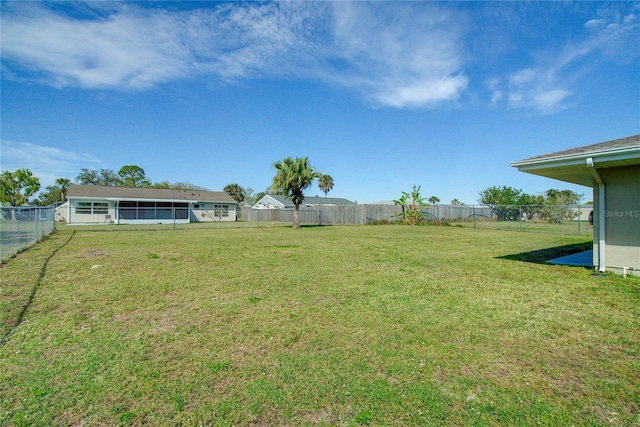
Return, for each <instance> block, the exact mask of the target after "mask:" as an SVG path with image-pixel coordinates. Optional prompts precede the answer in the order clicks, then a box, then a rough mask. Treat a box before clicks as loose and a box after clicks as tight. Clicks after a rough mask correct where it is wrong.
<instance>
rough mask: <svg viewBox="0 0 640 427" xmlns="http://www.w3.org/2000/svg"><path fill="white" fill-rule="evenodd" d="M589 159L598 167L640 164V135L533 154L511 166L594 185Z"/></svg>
mask: <svg viewBox="0 0 640 427" xmlns="http://www.w3.org/2000/svg"><path fill="white" fill-rule="evenodd" d="M589 158H590V159H592V160H593V164H594V166H595V167H596V169H605V168H613V167H624V166H633V165H640V135H633V136H629V137H626V138H620V139H614V140H612V141H606V142H600V143H598V144H591V145H585V146H582V147H576V148H571V149H568V150H562V151H556V152H554V153H549V154H543V155H540V156H535V157H529V158H528V159H524V160H520V161H517V162H513V163H511V166H513V167H515V168H518V170H519V171H521V172H527V173H531V174H534V175H540V176H545V177H548V178H553V179H557V180H560V181H566V182H570V183H573V184H579V185H584V186H586V187H591V186H592V185H593V176H592V175H591V172H590V171H589V169H588V168H587V159H589Z"/></svg>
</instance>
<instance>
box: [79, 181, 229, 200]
mask: <svg viewBox="0 0 640 427" xmlns="http://www.w3.org/2000/svg"><path fill="white" fill-rule="evenodd" d="M67 197H73V198H98V199H113V200H172V201H179V200H184V201H193V202H223V203H236V201H235V200H234V199H233V198H232V197H231V196H229V195H228V194H227V193H225V192H223V191H204V190H167V189H160V188H137V187H105V186H100V185H76V184H71V185H70V186H69V190H68V192H67Z"/></svg>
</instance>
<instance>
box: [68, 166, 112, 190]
mask: <svg viewBox="0 0 640 427" xmlns="http://www.w3.org/2000/svg"><path fill="white" fill-rule="evenodd" d="M76 182H77V183H78V184H81V185H104V186H108V187H109V186H116V185H120V177H119V176H118V174H116V173H115V172H114V171H113V170H111V169H100V170H99V171H98V170H92V169H87V168H82V169H80V173H79V174H78V176H77V177H76Z"/></svg>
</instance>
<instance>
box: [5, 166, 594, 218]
mask: <svg viewBox="0 0 640 427" xmlns="http://www.w3.org/2000/svg"><path fill="white" fill-rule="evenodd" d="M272 167H273V169H274V170H275V171H276V174H275V176H274V177H273V181H272V183H271V186H270V187H269V188H268V189H267V191H265V192H260V193H257V194H255V195H254V194H253V189H251V188H250V187H246V188H245V187H242V186H241V185H239V184H237V183H233V184H228V185H226V186H225V187H224V189H223V191H224V192H226V193H227V194H229V195H230V196H231V197H232V198H233V199H234V200H235V201H236V202H238V204H239V205H242V204H247V203H248V204H253V203H255V202H257V201H258V200H260V199H261V198H262V197H263V196H264V195H265V194H267V193H271V194H279V195H283V196H285V197H287V198H288V199H289V200H291V201H292V202H293V204H294V227H298V226H299V221H298V218H299V207H300V205H301V204H302V202H303V201H304V191H305V190H306V189H308V188H309V187H310V186H311V184H312V183H313V181H315V180H317V181H318V188H319V189H320V190H322V192H323V193H324V195H325V197H327V194H328V193H329V191H331V190H332V189H333V186H334V181H333V178H332V177H331V175H327V174H323V173H320V172H319V171H318V170H316V169H315V168H314V167H313V166H312V165H311V163H310V162H309V159H308V158H307V157H302V158H293V157H286V158H284V159H283V160H280V161H277V162H275V163H273V165H272ZM75 181H76V183H77V184H80V185H101V186H125V187H143V188H144V187H146V188H161V189H189V190H207V189H206V188H204V187H200V186H197V185H193V184H190V183H181V182H179V183H175V184H171V183H169V182H168V181H161V182H157V183H152V182H151V181H150V180H149V179H148V178H147V176H146V174H145V172H144V169H142V168H141V167H140V166H137V165H125V166H123V167H122V168H120V170H119V171H118V172H117V173H116V172H115V171H113V170H111V169H100V170H91V169H87V168H83V169H81V170H80V173H79V174H78V176H77V177H76V180H75ZM70 184H71V181H70V180H69V179H66V178H58V179H56V181H55V183H54V184H53V185H49V186H47V187H46V188H45V190H44V191H43V192H41V193H40V194H39V196H38V199H37V200H36V201H34V203H35V204H37V205H40V206H49V205H51V204H54V203H56V202H64V200H65V199H66V194H67V190H68V188H69V185H70ZM39 190H40V180H39V179H38V178H37V177H35V176H34V175H33V174H32V173H31V171H30V170H28V169H18V170H16V171H15V172H10V171H5V172H3V173H2V174H1V175H0V203H2V204H4V205H9V206H22V205H25V204H27V203H29V197H31V196H32V195H34V194H36V193H37V192H38V191H39ZM420 191H421V190H420V186H415V185H414V186H413V190H412V191H411V192H404V191H403V192H402V195H401V197H400V198H399V199H398V200H394V203H395V204H397V205H400V206H401V207H402V214H401V220H402V221H403V222H405V223H408V224H418V223H420V222H421V221H422V220H423V219H424V209H423V208H425V207H427V206H428V204H431V205H434V204H436V203H438V202H440V199H439V198H438V197H437V196H431V197H429V198H428V199H427V198H424V197H422V195H421V192H420ZM479 196H480V197H479V198H478V202H479V203H480V204H481V205H484V206H489V207H490V208H491V209H492V212H493V214H494V215H495V216H496V217H497V219H498V220H516V219H521V218H522V217H523V216H524V217H526V218H542V219H547V220H549V221H550V222H561V221H563V220H565V219H571V215H572V211H571V209H570V205H576V204H578V203H579V202H580V200H581V199H582V197H583V195H582V194H577V193H575V192H573V191H571V190H556V189H550V190H547V191H545V192H543V193H542V194H539V195H531V194H527V193H525V192H524V191H522V190H521V189H516V188H513V187H509V186H502V187H500V186H493V187H489V188H487V189H485V190H483V191H480V192H479ZM452 204H461V203H460V201H458V199H453V200H452Z"/></svg>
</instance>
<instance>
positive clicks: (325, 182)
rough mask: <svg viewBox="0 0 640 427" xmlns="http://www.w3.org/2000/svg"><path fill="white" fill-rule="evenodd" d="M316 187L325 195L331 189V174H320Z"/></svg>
mask: <svg viewBox="0 0 640 427" xmlns="http://www.w3.org/2000/svg"><path fill="white" fill-rule="evenodd" d="M318 188H320V190H322V192H323V193H324V197H325V198H326V197H327V193H328V192H329V191H331V190H333V178H332V177H331V175H320V177H319V178H318Z"/></svg>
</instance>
